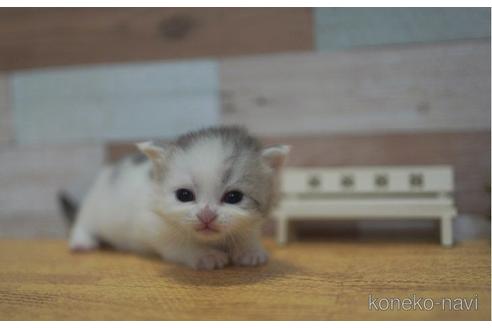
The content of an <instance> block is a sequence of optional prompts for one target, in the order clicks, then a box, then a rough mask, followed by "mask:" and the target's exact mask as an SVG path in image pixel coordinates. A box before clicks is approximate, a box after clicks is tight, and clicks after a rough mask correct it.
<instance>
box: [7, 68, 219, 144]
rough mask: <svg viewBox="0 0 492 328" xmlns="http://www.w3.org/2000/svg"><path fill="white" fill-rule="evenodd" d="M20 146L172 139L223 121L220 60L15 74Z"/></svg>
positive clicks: (16, 115)
mask: <svg viewBox="0 0 492 328" xmlns="http://www.w3.org/2000/svg"><path fill="white" fill-rule="evenodd" d="M12 85H13V112H14V120H15V127H16V137H17V140H18V142H19V143H20V144H39V143H66V142H80V141H100V140H108V139H116V140H127V139H135V138H152V137H161V138H166V137H172V136H174V135H176V134H178V133H182V132H185V131H188V130H190V129H194V128H198V127H202V126H206V125H212V124H216V123H217V121H218V107H219V106H218V101H217V89H218V73H217V65H216V63H215V62H213V61H192V62H177V63H170V62H168V63H163V62H156V63H146V64H132V65H99V66H88V67H81V68H70V69H63V68H62V69H50V70H36V71H25V72H19V73H15V74H13V77H12Z"/></svg>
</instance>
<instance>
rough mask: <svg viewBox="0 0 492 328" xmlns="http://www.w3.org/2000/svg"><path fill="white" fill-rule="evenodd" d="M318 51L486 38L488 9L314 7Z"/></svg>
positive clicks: (488, 17)
mask: <svg viewBox="0 0 492 328" xmlns="http://www.w3.org/2000/svg"><path fill="white" fill-rule="evenodd" d="M314 17H315V25H316V31H315V38H316V48H317V49H319V50H335V49H343V48H351V47H360V46H375V45H384V44H395V43H412V42H439V41H444V40H463V39H476V38H487V39H490V8H316V9H315V10H314Z"/></svg>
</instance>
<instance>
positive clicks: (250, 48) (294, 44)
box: [0, 8, 313, 70]
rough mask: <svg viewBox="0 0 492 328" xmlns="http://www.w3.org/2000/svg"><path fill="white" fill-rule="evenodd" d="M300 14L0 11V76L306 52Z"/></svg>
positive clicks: (306, 17)
mask: <svg viewBox="0 0 492 328" xmlns="http://www.w3.org/2000/svg"><path fill="white" fill-rule="evenodd" d="M312 29H313V23H312V13H311V9H305V8H82V9H81V8H63V9H60V8H42V9H39V8H38V9H33V8H31V9H16V8H2V9H0V70H13V69H23V68H33V67H45V66H58V65H78V64H88V63H105V62H122V61H142V60H155V59H164V58H190V57H205V56H234V55H243V54H251V53H271V52H282V51H303V50H312V49H313V32H312Z"/></svg>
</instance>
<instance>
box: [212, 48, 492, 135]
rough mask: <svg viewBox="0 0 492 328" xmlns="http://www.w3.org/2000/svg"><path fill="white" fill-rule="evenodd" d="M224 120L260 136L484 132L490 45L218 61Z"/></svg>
mask: <svg viewBox="0 0 492 328" xmlns="http://www.w3.org/2000/svg"><path fill="white" fill-rule="evenodd" d="M220 74H221V89H222V110H223V115H222V122H224V123H234V124H244V125H245V126H247V127H248V128H249V129H250V130H251V131H253V132H255V133H257V134H260V135H264V136H270V135H303V134H312V133H320V134H323V133H363V132H374V133H383V132H397V131H462V130H479V129H490V42H488V41H473V42H471V41H470V42H456V43H454V42H453V43H442V44H422V45H407V46H399V47H375V48H370V49H360V50H350V51H339V52H326V53H306V54H282V55H268V56H254V57H253V56H250V57H247V58H234V59H226V60H223V61H222V62H221V67H220Z"/></svg>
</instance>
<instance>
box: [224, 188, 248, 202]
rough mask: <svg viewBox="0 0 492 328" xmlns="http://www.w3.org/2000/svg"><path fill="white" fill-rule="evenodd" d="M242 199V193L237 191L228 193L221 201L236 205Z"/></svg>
mask: <svg viewBox="0 0 492 328" xmlns="http://www.w3.org/2000/svg"><path fill="white" fill-rule="evenodd" d="M242 199H243V193H242V192H240V191H237V190H233V191H229V192H226V193H225V194H224V196H222V201H223V202H224V203H227V204H237V203H239V202H240V201H241V200H242Z"/></svg>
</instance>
